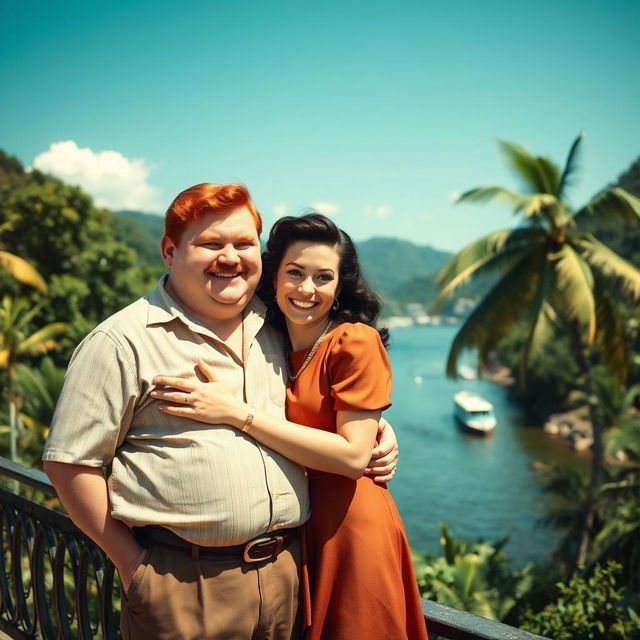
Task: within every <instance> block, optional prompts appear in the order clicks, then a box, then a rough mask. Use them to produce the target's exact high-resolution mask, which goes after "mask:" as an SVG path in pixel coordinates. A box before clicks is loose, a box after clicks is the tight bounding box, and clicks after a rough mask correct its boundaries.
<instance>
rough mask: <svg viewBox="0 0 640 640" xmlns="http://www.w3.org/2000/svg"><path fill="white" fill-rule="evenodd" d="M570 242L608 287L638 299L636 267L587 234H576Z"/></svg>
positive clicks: (639, 288) (639, 280) (639, 286)
mask: <svg viewBox="0 0 640 640" xmlns="http://www.w3.org/2000/svg"><path fill="white" fill-rule="evenodd" d="M572 244H573V245H574V246H575V248H576V250H578V251H579V252H580V254H581V256H582V258H583V259H584V260H585V261H586V262H588V263H589V266H590V267H591V269H592V270H593V271H594V272H598V273H599V274H600V275H601V276H602V277H603V278H604V279H605V280H607V281H608V286H609V287H612V286H613V287H615V288H617V289H619V290H620V291H621V292H622V294H623V295H626V296H629V297H631V298H632V299H633V300H635V301H638V300H640V271H639V270H638V269H637V268H636V267H634V266H633V265H632V264H631V263H629V262H627V261H626V260H624V258H621V257H620V256H619V255H618V254H617V253H615V251H612V250H611V249H609V247H607V246H606V245H605V244H602V242H600V241H598V240H596V239H595V238H594V237H593V236H591V235H589V234H581V235H579V236H576V237H575V239H572Z"/></svg>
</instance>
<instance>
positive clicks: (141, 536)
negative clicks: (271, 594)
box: [131, 525, 300, 562]
mask: <svg viewBox="0 0 640 640" xmlns="http://www.w3.org/2000/svg"><path fill="white" fill-rule="evenodd" d="M299 530H300V527H296V528H295V529H282V530H280V531H278V533H273V534H265V535H263V536H258V537H257V538H254V539H253V540H249V542H245V543H244V544H236V545H231V546H228V547H203V546H201V545H199V544H194V543H192V542H189V541H188V540H185V539H184V538H181V537H180V536H178V535H176V534H175V533H173V531H169V529H165V528H164V527H160V526H158V525H147V526H146V527H132V529H131V531H132V532H133V535H134V537H135V538H136V540H137V541H138V542H139V543H140V544H141V545H142V546H143V547H150V546H151V545H152V544H159V545H160V546H163V547H169V548H171V549H176V550H179V551H186V552H188V553H190V554H191V557H192V558H193V559H194V560H197V559H198V558H199V557H200V556H202V557H216V558H224V557H226V558H229V559H234V558H235V559H238V560H244V562H263V561H264V560H270V559H271V558H275V557H276V556H277V555H278V554H279V553H280V552H281V551H282V550H283V549H284V548H286V546H287V545H288V544H289V543H290V542H291V541H292V540H295V538H297V536H298V532H299Z"/></svg>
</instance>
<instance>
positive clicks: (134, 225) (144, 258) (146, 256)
mask: <svg viewBox="0 0 640 640" xmlns="http://www.w3.org/2000/svg"><path fill="white" fill-rule="evenodd" d="M113 215H114V217H115V218H116V220H117V221H118V240H120V241H121V242H124V243H126V244H128V245H129V246H130V247H131V248H132V249H135V251H136V253H137V254H138V257H139V258H140V262H141V263H142V264H144V265H147V266H150V267H162V260H161V259H160V238H162V236H163V234H164V216H158V215H154V214H152V213H141V212H140V211H114V212H113Z"/></svg>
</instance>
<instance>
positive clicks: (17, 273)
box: [0, 251, 47, 295]
mask: <svg viewBox="0 0 640 640" xmlns="http://www.w3.org/2000/svg"><path fill="white" fill-rule="evenodd" d="M0 269H4V270H5V271H6V272H7V273H8V274H9V275H10V276H13V277H14V278H15V279H16V280H18V281H19V282H22V283H23V284H28V285H30V286H31V287H34V288H35V289H37V290H38V291H40V293H43V294H45V295H46V293H47V284H46V283H45V281H44V279H43V278H42V276H41V275H40V274H39V273H38V272H37V271H36V270H35V268H34V267H32V266H31V265H30V264H29V263H28V262H27V261H26V260H24V259H23V258H20V257H19V256H16V255H14V254H13V253H9V252H8V251H0Z"/></svg>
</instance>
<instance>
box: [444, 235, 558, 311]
mask: <svg viewBox="0 0 640 640" xmlns="http://www.w3.org/2000/svg"><path fill="white" fill-rule="evenodd" d="M545 240H546V234H545V232H544V231H543V230H541V229H532V228H523V229H510V230H504V231H496V232H494V233H491V234H489V235H487V236H485V237H484V238H480V239H479V240H476V241H475V242H472V243H471V244H469V245H467V246H466V247H465V248H464V249H462V250H461V251H459V252H458V253H457V254H456V255H455V256H453V257H452V258H451V259H450V260H449V261H448V262H447V263H446V264H445V265H444V267H442V269H441V270H440V273H439V274H438V276H437V280H436V282H437V283H438V284H439V285H440V286H442V287H443V288H442V290H441V291H440V293H439V295H438V297H437V298H436V300H435V302H434V303H433V307H432V309H433V310H436V309H437V308H438V307H439V306H440V305H441V304H442V302H443V301H444V300H445V299H446V298H447V297H448V296H450V295H451V294H452V293H453V292H454V291H455V290H456V289H457V288H458V287H459V286H461V285H463V284H464V283H465V282H467V281H468V280H469V279H470V278H473V277H475V276H478V275H480V274H484V273H493V272H496V271H497V272H503V271H507V270H508V269H509V268H510V267H511V265H512V264H513V262H514V261H516V260H520V259H522V257H523V256H524V255H526V254H527V253H529V252H531V251H535V250H536V248H537V247H538V246H539V245H540V244H541V243H543V242H544V241H545Z"/></svg>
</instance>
